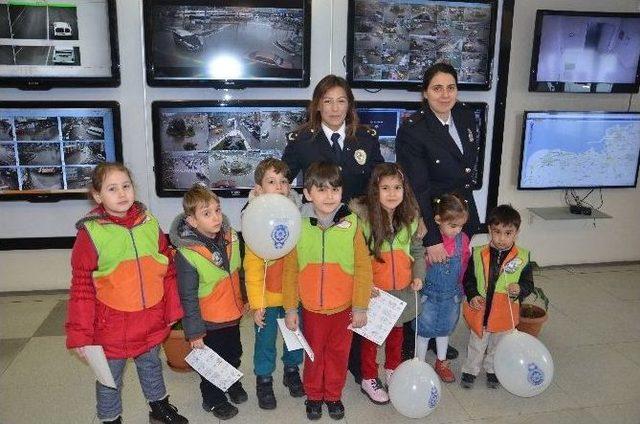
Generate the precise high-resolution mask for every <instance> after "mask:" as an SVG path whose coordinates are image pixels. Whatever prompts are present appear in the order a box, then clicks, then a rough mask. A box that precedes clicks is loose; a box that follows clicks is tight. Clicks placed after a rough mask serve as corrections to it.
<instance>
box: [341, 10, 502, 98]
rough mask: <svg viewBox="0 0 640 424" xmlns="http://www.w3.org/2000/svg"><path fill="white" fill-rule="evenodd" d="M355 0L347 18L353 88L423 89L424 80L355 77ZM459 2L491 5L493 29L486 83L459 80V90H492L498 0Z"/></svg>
mask: <svg viewBox="0 0 640 424" xmlns="http://www.w3.org/2000/svg"><path fill="white" fill-rule="evenodd" d="M423 1H424V3H444V2H450V0H423ZM355 2H356V0H349V10H348V19H347V54H346V56H345V59H344V60H345V66H346V68H347V77H346V79H347V81H348V82H349V85H350V86H351V87H352V88H369V89H382V88H385V89H396V90H408V91H421V90H422V80H420V81H365V80H356V79H354V73H353V61H354V51H353V49H354V37H355V32H354V29H355ZM456 2H457V3H484V4H490V5H491V29H490V34H491V35H490V37H491V38H490V40H489V49H488V60H487V81H486V82H485V83H484V84H478V83H461V82H458V90H460V91H490V90H491V85H492V84H491V83H492V80H493V61H494V58H493V56H494V54H495V46H494V44H495V41H496V22H497V15H498V12H497V11H498V4H497V0H457V1H456Z"/></svg>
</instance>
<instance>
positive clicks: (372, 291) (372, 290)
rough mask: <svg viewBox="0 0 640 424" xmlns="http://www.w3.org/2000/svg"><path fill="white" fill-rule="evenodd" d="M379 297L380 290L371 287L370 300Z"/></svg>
mask: <svg viewBox="0 0 640 424" xmlns="http://www.w3.org/2000/svg"><path fill="white" fill-rule="evenodd" d="M378 296H380V290H378V289H377V288H375V287H373V286H372V287H371V298H374V297H378Z"/></svg>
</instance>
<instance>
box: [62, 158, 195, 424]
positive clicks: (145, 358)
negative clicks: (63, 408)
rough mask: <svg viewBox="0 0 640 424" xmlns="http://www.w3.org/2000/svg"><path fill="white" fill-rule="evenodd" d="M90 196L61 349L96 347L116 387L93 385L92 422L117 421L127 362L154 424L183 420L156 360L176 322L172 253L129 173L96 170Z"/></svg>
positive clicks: (74, 255)
mask: <svg viewBox="0 0 640 424" xmlns="http://www.w3.org/2000/svg"><path fill="white" fill-rule="evenodd" d="M90 192H91V196H92V197H93V199H94V200H95V201H96V203H97V204H98V206H97V207H96V208H94V209H93V210H92V211H91V212H89V214H88V215H87V216H85V217H84V218H82V219H81V220H80V221H78V223H77V224H76V227H77V228H78V235H77V237H76V241H75V244H74V245H73V251H72V252H71V270H72V275H73V277H72V279H71V290H70V292H69V306H68V313H67V322H66V325H65V327H66V332H67V347H68V348H70V349H74V350H75V351H76V353H77V354H78V355H79V356H80V357H81V358H83V359H86V357H85V353H84V347H85V346H90V345H101V346H102V348H103V349H104V353H105V355H106V357H107V362H108V364H109V368H110V369H111V373H112V374H113V379H114V380H115V382H116V385H117V389H113V388H111V387H107V386H103V385H102V384H100V383H99V382H96V397H97V412H98V419H99V420H101V421H102V422H104V423H120V422H122V418H121V414H122V398H121V392H122V375H123V372H124V366H125V364H126V362H127V359H128V358H134V362H135V364H136V368H137V370H138V379H139V380H140V386H141V387H142V391H143V393H144V396H145V398H146V399H147V401H148V402H149V405H150V406H151V412H149V420H150V421H151V422H154V423H187V422H188V421H187V419H186V418H185V417H183V416H181V415H179V414H178V412H177V409H176V408H175V407H174V406H173V405H171V404H170V403H169V396H168V395H167V391H166V389H165V385H164V380H163V377H162V362H161V361H160V358H159V357H158V352H159V350H160V343H162V341H163V340H164V339H165V338H166V337H167V336H168V335H169V331H170V329H171V328H170V327H171V324H173V323H174V322H175V321H177V320H178V319H180V318H181V317H182V308H181V307H180V301H179V298H178V294H177V291H176V283H175V269H174V266H173V261H172V260H171V256H172V255H171V249H170V247H169V244H168V242H167V239H166V236H165V235H164V234H163V233H162V230H161V229H160V226H159V225H158V221H157V220H156V218H155V217H154V216H153V215H151V213H149V211H147V209H146V208H145V206H144V205H143V204H142V203H139V202H136V201H135V191H134V188H133V182H132V181H131V172H130V171H129V170H128V169H127V168H126V167H125V166H124V165H122V164H119V163H102V164H99V165H98V166H96V168H95V169H94V171H93V175H92V177H91V188H90Z"/></svg>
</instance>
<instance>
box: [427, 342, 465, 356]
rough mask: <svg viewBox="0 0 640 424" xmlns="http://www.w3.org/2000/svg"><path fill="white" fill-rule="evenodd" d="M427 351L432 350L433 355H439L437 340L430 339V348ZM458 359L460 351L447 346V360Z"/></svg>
mask: <svg viewBox="0 0 640 424" xmlns="http://www.w3.org/2000/svg"><path fill="white" fill-rule="evenodd" d="M427 350H430V351H432V352H433V353H436V354H437V352H436V339H435V338H431V339H429V346H428V347H427ZM457 357H458V349H456V348H455V347H453V346H451V345H449V346H447V359H456V358H457Z"/></svg>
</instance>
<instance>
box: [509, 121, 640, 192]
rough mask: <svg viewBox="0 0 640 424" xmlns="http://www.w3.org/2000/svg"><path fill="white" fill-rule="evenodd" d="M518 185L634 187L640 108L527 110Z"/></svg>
mask: <svg viewBox="0 0 640 424" xmlns="http://www.w3.org/2000/svg"><path fill="white" fill-rule="evenodd" d="M522 140H523V143H522V155H521V161H520V176H519V179H518V188H519V189H525V190H526V189H563V188H567V189H568V188H604V187H635V186H636V183H637V179H638V158H639V156H640V113H639V112H525V115H524V129H523V137H522Z"/></svg>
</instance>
